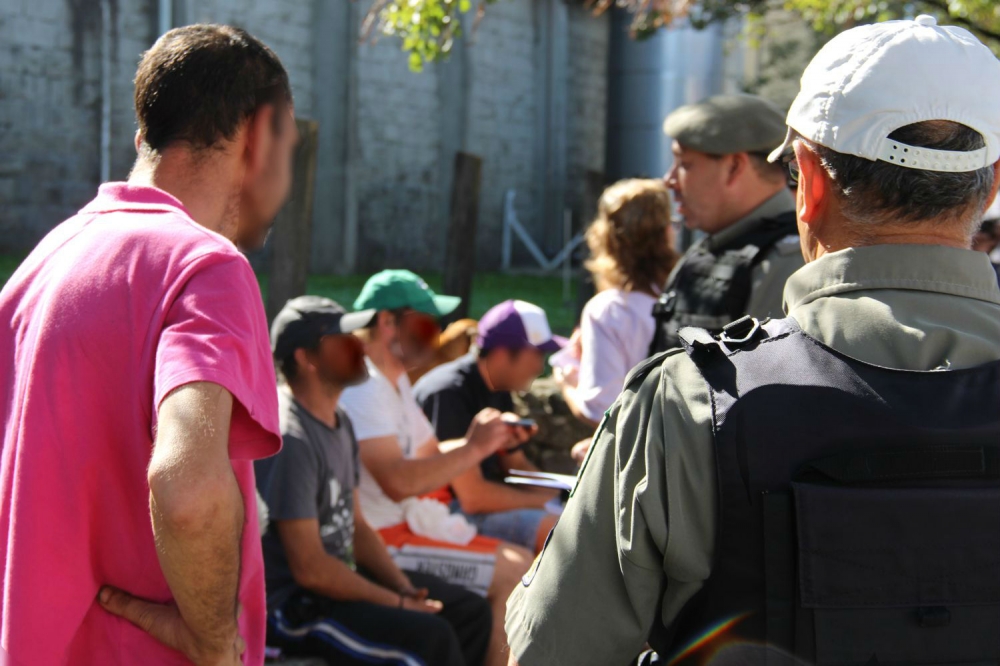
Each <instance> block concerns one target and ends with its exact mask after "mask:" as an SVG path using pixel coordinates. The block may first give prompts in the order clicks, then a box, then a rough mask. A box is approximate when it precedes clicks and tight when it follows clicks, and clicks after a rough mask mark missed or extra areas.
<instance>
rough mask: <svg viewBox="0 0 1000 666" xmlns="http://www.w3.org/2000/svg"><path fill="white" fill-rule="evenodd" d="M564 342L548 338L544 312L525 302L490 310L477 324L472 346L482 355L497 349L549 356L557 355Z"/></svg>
mask: <svg viewBox="0 0 1000 666" xmlns="http://www.w3.org/2000/svg"><path fill="white" fill-rule="evenodd" d="M567 342H569V341H568V340H567V339H566V338H563V337H560V336H558V335H552V329H551V328H549V320H548V318H546V316H545V311H544V310H542V309H541V308H540V307H538V306H537V305H532V304H531V303H526V302H525V301H513V300H511V301H504V302H503V303H501V304H500V305H495V306H493V307H492V308H490V310H489V311H488V312H487V313H486V314H484V315H483V318H482V319H480V320H479V337H478V339H477V340H476V345H477V346H478V347H479V348H480V349H482V350H484V351H488V350H490V349H495V348H497V347H503V348H506V349H522V348H524V347H534V348H535V349H537V350H539V351H542V352H545V353H549V352H556V351H559V350H560V349H562V348H563V347H565V346H566V343H567Z"/></svg>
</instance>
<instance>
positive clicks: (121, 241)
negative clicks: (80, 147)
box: [0, 183, 281, 666]
mask: <svg viewBox="0 0 1000 666" xmlns="http://www.w3.org/2000/svg"><path fill="white" fill-rule="evenodd" d="M197 381H205V382H214V383H216V384H220V385H222V386H224V387H225V388H226V389H228V390H229V392H230V393H232V394H233V397H234V399H235V400H234V407H233V417H232V426H231V429H230V442H229V454H230V457H231V458H232V463H233V471H234V472H235V474H236V478H237V480H238V482H239V486H240V489H241V490H242V492H243V499H244V506H245V509H246V520H245V522H244V525H243V543H242V569H241V572H240V591H239V596H240V601H241V602H242V604H243V606H244V613H243V615H242V619H241V622H240V625H241V631H242V635H243V636H244V638H245V639H246V641H247V644H248V648H247V652H246V655H245V658H244V659H245V663H247V664H253V665H256V664H261V663H263V660H264V657H263V651H264V632H265V605H264V569H263V561H262V558H261V544H260V534H259V530H258V527H257V506H256V501H255V495H254V487H255V485H254V476H253V464H252V461H253V460H255V459H257V458H263V457H266V456H269V455H272V454H274V453H276V452H277V451H278V449H279V448H280V446H281V443H280V442H281V440H280V436H279V430H278V406H277V392H276V388H275V377H274V367H273V364H272V361H271V355H270V348H269V344H268V333H267V323H266V319H265V316H264V310H263V306H262V304H261V299H260V291H259V289H258V286H257V281H256V279H255V277H254V274H253V271H252V270H251V268H250V264H249V263H248V262H247V260H246V258H245V257H243V255H241V254H240V253H239V252H238V251H237V250H236V248H235V247H234V246H233V244H232V243H231V242H230V241H228V240H227V239H225V238H223V237H222V236H220V235H218V234H216V233H213V232H211V231H208V230H207V229H205V228H204V227H201V226H199V225H198V224H196V223H195V222H194V221H193V220H192V219H191V216H190V215H189V214H188V213H187V211H186V210H185V209H184V207H183V205H182V204H181V203H180V202H179V201H177V200H176V199H174V198H173V197H172V196H170V195H168V194H167V193H165V192H162V191H160V190H157V189H155V188H151V187H137V186H131V185H128V184H125V183H114V184H108V185H104V186H102V187H101V189H100V193H99V194H98V196H97V198H96V199H95V200H94V201H92V202H91V203H90V204H89V205H87V207H86V208H84V209H83V210H82V211H80V213H78V214H77V215H76V216H75V217H72V218H70V219H69V220H67V221H66V222H63V223H62V224H61V225H59V226H58V227H56V228H55V229H54V230H53V231H52V232H51V233H50V234H49V235H48V236H46V237H45V238H44V239H43V240H42V241H41V242H40V243H39V244H38V247H37V248H35V251H34V252H32V253H31V255H30V256H29V257H28V258H27V259H26V260H25V261H24V263H23V264H22V265H21V267H20V268H19V269H18V270H17V272H16V273H15V274H14V276H13V277H12V278H11V279H10V281H9V282H8V283H7V285H6V286H5V287H4V288H3V291H0V428H2V430H0V432H2V434H3V450H2V458H0V568H2V577H0V591H2V607H0V647H2V648H3V649H4V650H6V652H7V653H8V655H9V656H8V658H9V659H10V660H11V663H12V664H18V665H21V664H24V665H31V666H34V665H36V664H37V665H42V666H45V665H48V664H72V665H74V666H75V665H77V664H102V665H104V664H108V665H111V664H137V663H146V664H157V665H160V664H183V663H187V661H186V660H185V659H184V657H183V656H182V655H181V654H180V653H179V652H176V651H173V650H170V649H168V648H166V647H164V646H162V645H161V644H159V643H157V642H156V641H155V640H153V639H152V638H150V637H149V636H148V635H146V634H145V633H143V632H142V631H141V630H139V629H138V628H136V627H134V626H133V625H131V624H129V623H128V622H126V621H124V620H120V619H118V618H116V617H113V616H111V615H110V614H108V613H107V612H106V611H104V610H103V609H102V608H101V607H100V606H99V605H98V604H97V603H96V596H97V592H98V590H99V589H100V587H101V585H103V584H110V585H114V586H117V587H119V588H122V589H124V590H127V591H129V592H131V593H132V594H135V595H137V596H139V597H144V598H146V599H150V600H153V601H158V602H167V601H169V600H170V599H171V594H170V590H169V588H168V587H167V584H166V581H165V580H164V578H163V574H162V572H161V571H160V566H159V563H158V561H157V556H156V549H155V546H154V543H153V533H152V529H151V525H150V518H149V505H148V501H149V486H148V484H147V482H146V469H147V466H148V465H149V459H150V454H151V452H152V444H153V436H154V432H155V428H156V410H157V406H158V405H159V404H160V401H161V400H162V399H163V397H164V396H165V395H166V394H168V393H169V392H170V391H171V390H172V389H175V388H177V387H179V386H182V385H184V384H188V383H191V382H197ZM0 654H3V653H2V652H0Z"/></svg>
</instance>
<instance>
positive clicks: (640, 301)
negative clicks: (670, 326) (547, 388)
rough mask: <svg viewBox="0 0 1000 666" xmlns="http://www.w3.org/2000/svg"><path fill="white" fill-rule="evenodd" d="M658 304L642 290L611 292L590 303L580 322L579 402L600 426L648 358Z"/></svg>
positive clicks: (603, 292) (585, 412)
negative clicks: (631, 374) (630, 377)
mask: <svg viewBox="0 0 1000 666" xmlns="http://www.w3.org/2000/svg"><path fill="white" fill-rule="evenodd" d="M655 303H656V299H655V298H654V297H652V296H650V295H649V294H644V293H642V292H637V291H629V292H626V291H622V290H620V289H606V290H604V291H602V292H600V293H598V294H597V295H596V296H594V297H593V298H592V299H590V300H589V301H587V305H586V306H584V308H583V315H582V316H581V318H580V347H581V349H582V357H581V359H580V374H579V377H578V379H577V385H576V389H575V392H576V398H577V401H578V402H579V405H580V411H582V412H583V414H584V416H586V417H587V418H588V419H590V420H591V421H600V420H601V418H602V417H603V416H604V412H605V411H606V410H607V409H608V408H609V407H611V405H612V404H613V403H614V401H615V399H616V398H617V397H618V395H619V394H620V393H621V392H622V389H623V388H624V386H625V377H626V376H628V373H629V372H630V371H631V370H632V368H634V367H635V366H636V365H637V364H639V362H640V361H643V360H645V359H646V357H647V356H648V352H649V343H650V342H652V340H653V332H654V328H655V322H654V320H653V305H654V304H655Z"/></svg>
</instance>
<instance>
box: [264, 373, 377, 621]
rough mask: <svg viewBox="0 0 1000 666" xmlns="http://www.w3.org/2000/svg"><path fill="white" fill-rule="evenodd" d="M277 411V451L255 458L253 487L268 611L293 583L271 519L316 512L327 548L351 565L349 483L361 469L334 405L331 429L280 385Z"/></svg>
mask: <svg viewBox="0 0 1000 666" xmlns="http://www.w3.org/2000/svg"><path fill="white" fill-rule="evenodd" d="M278 414H279V422H280V424H281V439H282V447H281V451H280V452H279V453H278V454H277V455H275V456H272V457H270V458H264V459H263V460H257V461H255V462H254V472H255V473H256V476H257V491H258V492H259V493H260V496H261V497H262V498H263V499H264V503H265V504H267V509H268V513H269V519H270V524H269V525H268V530H267V532H266V533H265V534H264V537H263V541H262V545H263V550H264V575H265V578H266V587H267V607H268V610H271V611H273V610H275V609H277V608H280V607H281V605H282V604H284V603H285V601H287V600H288V598H289V597H290V596H291V595H292V593H293V592H295V590H296V589H298V586H297V585H296V583H295V579H294V578H293V577H292V570H291V568H290V567H289V566H288V558H287V557H286V555H285V549H284V547H283V546H282V544H281V538H280V537H279V535H278V529H277V527H275V525H274V521H276V520H297V519H301V518H315V519H316V520H317V521H318V522H319V533H320V538H321V539H322V541H323V548H324V549H325V550H326V552H327V553H329V554H330V555H332V556H333V557H336V558H339V559H340V560H342V561H344V562H345V563H347V564H348V565H349V566H352V567H353V566H354V564H355V563H354V489H355V488H356V487H357V485H358V474H359V469H360V468H359V467H358V442H357V439H356V438H355V437H354V429H353V428H352V427H351V422H350V420H349V419H348V418H347V415H346V414H344V412H343V411H341V410H340V409H338V410H337V427H336V428H333V429H331V428H330V427H329V426H327V425H326V424H325V423H323V422H322V421H319V420H318V419H316V418H315V417H314V416H313V415H312V414H310V413H309V412H308V411H307V410H306V409H305V407H303V406H302V405H301V404H299V402H298V401H297V400H295V398H294V397H292V395H291V393H289V392H288V390H287V389H284V388H282V389H281V390H280V391H279V392H278Z"/></svg>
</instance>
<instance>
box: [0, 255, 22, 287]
mask: <svg viewBox="0 0 1000 666" xmlns="http://www.w3.org/2000/svg"><path fill="white" fill-rule="evenodd" d="M23 259H24V257H21V256H10V255H5V254H0V287H3V286H4V285H5V284H7V280H9V279H10V276H11V275H13V274H14V271H16V270H17V267H18V266H20V265H21V261H22V260H23Z"/></svg>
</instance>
